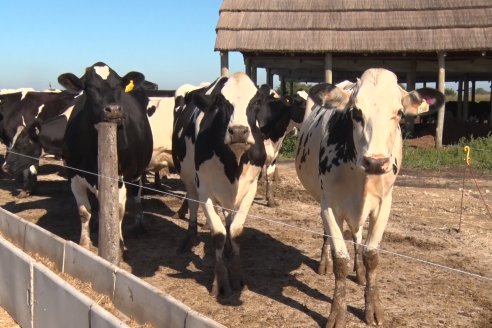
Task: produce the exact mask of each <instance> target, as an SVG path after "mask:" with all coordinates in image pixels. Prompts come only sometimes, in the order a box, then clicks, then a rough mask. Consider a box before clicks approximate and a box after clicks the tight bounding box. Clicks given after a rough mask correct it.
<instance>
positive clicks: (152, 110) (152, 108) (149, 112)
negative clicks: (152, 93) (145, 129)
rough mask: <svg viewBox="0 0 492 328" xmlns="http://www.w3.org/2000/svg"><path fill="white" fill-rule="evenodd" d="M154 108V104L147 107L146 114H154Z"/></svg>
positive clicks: (149, 115)
mask: <svg viewBox="0 0 492 328" xmlns="http://www.w3.org/2000/svg"><path fill="white" fill-rule="evenodd" d="M156 109H157V107H155V106H154V105H152V106H150V107H149V108H147V116H148V117H151V116H152V115H154V114H155V111H156Z"/></svg>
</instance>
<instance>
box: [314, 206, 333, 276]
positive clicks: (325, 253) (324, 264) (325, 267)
mask: <svg viewBox="0 0 492 328" xmlns="http://www.w3.org/2000/svg"><path fill="white" fill-rule="evenodd" d="M321 218H322V220H323V230H324V232H325V234H324V236H323V246H321V259H320V261H319V266H318V274H320V275H326V274H328V273H330V272H332V268H333V263H332V261H331V254H330V253H329V246H330V241H329V239H328V236H330V232H329V231H330V230H329V229H328V221H327V219H326V218H325V217H324V216H323V215H321Z"/></svg>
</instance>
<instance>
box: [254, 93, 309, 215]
mask: <svg viewBox="0 0 492 328" xmlns="http://www.w3.org/2000/svg"><path fill="white" fill-rule="evenodd" d="M270 94H271V96H272V97H274V98H280V96H278V94H277V93H276V92H274V91H273V90H272V91H271V93H270ZM306 100H307V93H306V92H305V91H299V92H297V93H296V94H295V95H294V96H292V97H289V98H286V99H284V100H283V102H288V103H292V105H291V106H288V109H289V110H283V108H282V107H277V108H272V109H271V110H269V111H267V112H266V114H265V113H264V114H263V115H268V116H266V117H265V119H264V121H267V120H269V121H270V122H274V124H272V127H273V128H272V129H271V133H269V138H268V139H266V140H265V141H264V143H265V149H266V153H267V159H266V162H265V167H264V176H265V194H266V201H267V206H268V207H275V206H277V205H278V203H277V201H276V200H275V196H274V193H273V182H272V181H273V180H278V179H279V176H278V174H276V172H277V166H276V161H277V157H278V154H279V152H280V149H281V148H282V144H283V141H284V139H285V137H286V136H287V135H288V134H289V133H291V132H292V131H293V130H294V129H296V128H297V129H298V128H299V127H300V126H301V123H302V122H303V120H304V114H305V113H304V111H303V109H304V108H306ZM260 121H261V119H260ZM266 128H268V127H266ZM272 177H274V178H273V179H272Z"/></svg>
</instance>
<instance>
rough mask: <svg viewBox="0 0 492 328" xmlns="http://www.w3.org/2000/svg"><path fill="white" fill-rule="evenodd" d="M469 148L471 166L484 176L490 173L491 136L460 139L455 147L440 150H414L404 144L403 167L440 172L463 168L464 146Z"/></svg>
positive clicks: (491, 160)
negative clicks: (447, 169) (441, 170)
mask: <svg viewBox="0 0 492 328" xmlns="http://www.w3.org/2000/svg"><path fill="white" fill-rule="evenodd" d="M466 145H468V146H470V149H471V150H470V159H471V165H472V167H473V168H474V169H478V170H479V171H481V172H482V173H484V174H490V173H492V136H491V135H489V136H488V137H482V138H474V139H471V140H466V139H461V140H460V141H459V143H458V144H457V145H451V146H445V147H443V148H442V149H434V148H415V147H412V146H408V145H406V144H404V146H403V166H404V167H405V168H412V169H425V170H440V169H446V168H457V167H464V165H465V164H466V162H465V159H466V154H465V152H464V146H466Z"/></svg>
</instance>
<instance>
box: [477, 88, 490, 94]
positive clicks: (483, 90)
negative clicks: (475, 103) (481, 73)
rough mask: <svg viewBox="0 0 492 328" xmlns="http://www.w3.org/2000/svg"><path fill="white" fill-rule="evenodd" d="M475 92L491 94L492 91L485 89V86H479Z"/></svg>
mask: <svg viewBox="0 0 492 328" xmlns="http://www.w3.org/2000/svg"><path fill="white" fill-rule="evenodd" d="M475 93H476V94H477V95H488V94H490V91H487V90H485V89H484V88H477V89H476V90H475Z"/></svg>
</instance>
